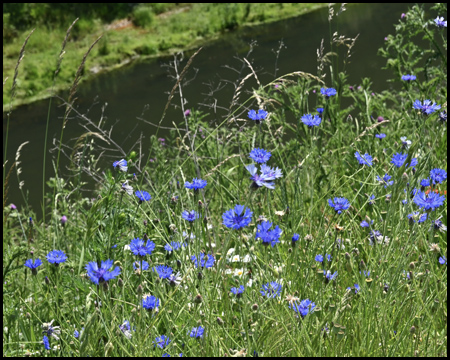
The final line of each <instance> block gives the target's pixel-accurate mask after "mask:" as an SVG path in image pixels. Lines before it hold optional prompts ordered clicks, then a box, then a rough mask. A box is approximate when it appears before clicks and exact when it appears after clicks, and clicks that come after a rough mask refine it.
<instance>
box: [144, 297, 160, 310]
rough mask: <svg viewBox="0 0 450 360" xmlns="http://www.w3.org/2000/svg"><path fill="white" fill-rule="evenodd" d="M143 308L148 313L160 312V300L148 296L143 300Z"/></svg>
mask: <svg viewBox="0 0 450 360" xmlns="http://www.w3.org/2000/svg"><path fill="white" fill-rule="evenodd" d="M142 307H143V308H144V309H147V310H148V311H152V310H155V311H158V307H159V299H158V298H157V297H155V296H153V295H148V296H146V297H144V298H143V299H142Z"/></svg>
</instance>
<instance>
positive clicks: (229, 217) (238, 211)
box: [222, 205, 253, 230]
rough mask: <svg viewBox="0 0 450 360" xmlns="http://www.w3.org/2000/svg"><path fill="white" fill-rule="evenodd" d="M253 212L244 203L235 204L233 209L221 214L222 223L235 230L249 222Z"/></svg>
mask: <svg viewBox="0 0 450 360" xmlns="http://www.w3.org/2000/svg"><path fill="white" fill-rule="evenodd" d="M252 215H253V212H251V211H250V209H249V208H246V207H245V206H244V205H236V206H235V207H234V209H230V210H228V211H226V212H225V213H224V214H223V215H222V219H223V224H224V225H225V226H226V227H228V228H231V229H234V230H237V229H240V228H243V227H245V226H247V225H248V224H250V222H251V221H252Z"/></svg>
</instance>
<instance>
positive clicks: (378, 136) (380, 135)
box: [375, 133, 386, 140]
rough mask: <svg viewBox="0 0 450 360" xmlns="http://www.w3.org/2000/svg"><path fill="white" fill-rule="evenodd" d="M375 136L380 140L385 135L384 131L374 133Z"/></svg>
mask: <svg viewBox="0 0 450 360" xmlns="http://www.w3.org/2000/svg"><path fill="white" fill-rule="evenodd" d="M375 137H376V138H378V139H380V140H381V139H384V138H385V137H386V134H385V133H381V134H375Z"/></svg>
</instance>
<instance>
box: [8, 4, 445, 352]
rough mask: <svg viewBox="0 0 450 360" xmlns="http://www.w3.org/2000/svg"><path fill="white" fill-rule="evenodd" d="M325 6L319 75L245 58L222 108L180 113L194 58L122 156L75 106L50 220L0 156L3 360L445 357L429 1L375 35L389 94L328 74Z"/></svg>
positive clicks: (437, 42) (440, 96)
mask: <svg viewBox="0 0 450 360" xmlns="http://www.w3.org/2000/svg"><path fill="white" fill-rule="evenodd" d="M342 11H345V7H344V6H341V8H340V9H339V10H338V11H336V14H335V10H334V9H333V7H332V6H330V9H329V22H330V42H329V44H327V45H325V44H324V42H322V44H321V45H320V47H319V49H318V52H317V54H318V71H317V74H315V75H313V74H307V73H303V72H301V71H298V72H295V73H290V74H286V75H283V76H281V77H278V78H276V79H275V80H274V81H272V82H271V83H269V84H261V83H260V82H259V79H258V75H257V73H256V72H255V70H254V69H253V67H252V65H251V64H250V63H248V62H246V61H243V64H244V66H243V69H242V71H241V73H240V77H239V79H238V80H237V81H236V82H235V94H234V96H233V99H232V102H231V104H230V105H229V106H228V107H226V108H225V109H226V110H225V112H226V116H225V117H224V119H223V120H218V121H210V119H211V118H214V113H213V112H212V111H211V113H208V112H202V111H200V110H198V109H195V108H191V109H187V108H185V101H184V95H183V93H184V92H185V91H184V90H185V89H184V84H185V83H184V81H183V80H184V78H185V74H186V72H187V71H188V69H189V67H190V65H191V64H192V63H193V62H195V56H196V54H197V53H198V52H197V53H195V54H194V55H193V56H192V57H191V58H190V59H189V61H188V62H187V64H186V66H185V67H184V68H183V69H181V68H180V65H181V63H180V62H179V61H178V60H177V58H176V59H175V61H174V62H173V64H172V69H173V71H174V73H175V77H176V83H175V85H174V88H173V90H172V91H171V93H170V96H169V100H168V103H167V104H166V107H165V108H166V109H167V107H168V106H170V104H171V103H173V102H175V101H177V102H178V101H179V105H178V107H179V109H180V119H179V120H174V121H173V128H172V130H171V135H170V137H168V138H165V139H162V138H159V137H158V130H156V133H155V134H154V135H152V136H151V138H150V140H151V141H150V142H151V144H150V147H149V148H148V149H147V150H145V148H144V147H143V146H144V143H143V142H142V141H140V140H139V141H137V142H136V146H135V147H134V148H133V149H130V150H129V151H125V150H123V149H121V148H120V146H119V145H116V142H114V140H113V139H112V138H111V137H110V134H111V133H110V132H108V131H107V130H106V129H105V124H104V123H103V122H102V120H100V121H99V122H93V121H91V120H89V119H85V120H86V121H87V122H86V127H87V129H88V131H87V133H86V134H85V135H84V136H82V137H81V138H80V139H79V140H78V142H77V144H76V146H75V147H74V148H73V151H72V155H70V156H71V159H72V161H73V164H74V172H75V174H77V175H78V176H75V177H73V178H72V181H71V184H69V182H68V181H67V180H65V179H64V178H63V177H62V173H61V171H60V170H59V168H58V165H57V161H55V176H54V177H52V179H51V180H49V181H48V185H49V186H50V188H51V192H50V193H48V194H47V195H46V196H45V198H44V199H43V202H44V204H45V209H44V211H45V213H46V214H48V215H49V218H50V220H46V219H45V217H44V218H43V219H42V220H38V219H37V218H36V215H35V213H33V212H32V211H31V210H28V209H22V210H21V209H18V208H17V207H16V206H15V205H13V204H11V205H8V206H6V202H7V187H8V179H9V176H10V174H11V172H14V171H17V170H18V167H19V159H20V149H19V151H18V156H17V157H16V162H15V163H14V164H13V165H11V164H4V174H3V180H4V192H3V199H4V230H3V249H4V250H3V298H4V300H3V354H4V356H24V355H27V356H31V355H33V356H122V357H123V356H167V355H170V356H177V355H179V354H183V356H225V354H226V355H228V356H235V357H237V356H246V355H248V356H251V355H253V356H443V357H445V356H446V353H447V240H446V230H447V228H446V225H445V224H446V223H447V209H446V195H447V190H446V188H447V172H446V154H447V137H446V131H447V112H446V107H447V66H446V63H447V55H446V54H447V45H446V44H447V42H446V23H445V27H444V23H443V21H444V19H440V17H441V16H444V15H445V14H446V5H445V4H444V5H443V4H440V5H439V4H438V5H435V6H434V7H433V8H432V12H433V16H436V17H438V18H437V19H436V20H433V17H431V16H430V15H429V14H425V13H424V11H423V9H422V8H421V7H420V6H414V7H413V8H412V9H410V10H409V11H408V12H406V13H405V14H404V15H402V18H401V19H400V20H399V24H398V25H397V26H396V33H395V34H394V35H389V36H388V37H387V38H386V45H385V46H384V47H383V49H380V54H381V55H382V56H384V57H385V58H386V59H387V68H388V69H392V70H393V74H394V78H393V79H392V81H395V82H400V83H401V84H402V89H401V90H400V91H392V90H386V91H383V92H382V93H378V94H375V93H373V92H372V90H371V88H370V86H371V82H370V79H369V78H366V79H363V80H362V82H361V84H348V83H347V81H346V78H347V72H348V71H351V63H350V60H351V51H352V47H353V45H354V43H355V39H348V38H345V37H344V36H342V35H340V34H338V33H337V32H336V30H335V26H336V22H337V20H338V17H337V15H338V14H339V13H340V12H342ZM231 20H232V19H231ZM231 20H230V21H231ZM418 38H420V39H422V38H423V40H424V41H425V45H423V44H424V42H423V41H422V42H421V47H419V46H418V45H416V44H417V43H416V40H417V39H418ZM339 45H344V47H345V48H346V52H345V55H344V58H342V57H339V58H337V57H335V54H337V53H338V50H337V48H338V46H339ZM424 46H425V47H424ZM199 51H200V50H199ZM19 60H20V58H19ZM84 61H85V59H83V63H84ZM83 63H82V65H81V66H80V68H79V71H78V72H77V74H78V73H79V74H80V76H81V74H82V70H80V69H82V67H83ZM18 65H20V61H19V64H18ZM59 65H60V63H58V66H59ZM339 68H340V69H341V71H339V70H338V69H339ZM250 78H253V79H255V80H256V81H257V83H258V85H259V86H258V88H255V89H254V90H253V91H252V92H251V93H250V94H246V93H245V92H244V91H243V86H244V84H245V82H246V81H247V80H248V79H250ZM78 80H79V78H78V75H77V79H76V80H75V82H74V85H73V86H72V89H71V92H70V97H69V99H68V100H67V101H66V104H67V111H66V115H65V119H64V123H65V122H66V121H69V114H70V113H72V114H73V113H75V114H76V112H77V110H76V109H74V108H73V101H74V99H75V95H74V94H75V91H76V86H77V83H78ZM13 90H14V85H13ZM13 94H14V91H13ZM12 96H13V95H12ZM10 114H11V113H10ZM12 114H13V112H12ZM288 117H291V118H295V119H296V121H295V122H291V121H288V120H287V118H288ZM164 118H165V115H163V117H162V118H161V121H160V123H159V124H157V127H156V129H159V128H160V127H161V124H162V123H163V120H164ZM164 124H165V123H164ZM62 140H63V138H62V136H61V141H59V142H57V143H59V145H58V148H59V152H62V153H65V150H64V146H63V145H62ZM105 143H108V144H110V149H107V150H106V149H104V148H103V147H102V146H104V144H105ZM7 150H8V149H7V148H6V145H5V150H4V153H6V151H7ZM104 151H110V153H109V154H110V155H111V154H113V156H114V159H112V160H111V161H110V162H109V164H110V165H109V166H108V167H106V168H105V167H102V166H101V165H100V163H99V161H98V159H99V158H100V156H101V155H100V154H102V153H103V152H104ZM58 156H59V155H58ZM155 158H156V159H157V161H154V159H155ZM7 169H8V171H7ZM9 169H11V170H9ZM81 173H83V174H89V176H92V177H93V178H95V179H96V181H97V182H98V188H97V189H96V196H95V197H93V198H92V197H91V198H86V197H83V195H82V192H81V191H80V189H81V188H82V187H83V183H82V181H81V180H80V179H81ZM77 179H78V181H77Z"/></svg>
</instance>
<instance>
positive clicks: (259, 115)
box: [248, 109, 269, 121]
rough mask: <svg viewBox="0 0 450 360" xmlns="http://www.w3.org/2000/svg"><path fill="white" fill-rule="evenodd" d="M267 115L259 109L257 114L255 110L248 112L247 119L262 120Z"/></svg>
mask: <svg viewBox="0 0 450 360" xmlns="http://www.w3.org/2000/svg"><path fill="white" fill-rule="evenodd" d="M267 115H269V113H268V112H267V111H264V110H262V109H259V110H258V113H256V111H255V110H250V111H249V112H248V117H249V118H250V119H251V120H254V121H261V120H264V119H265V118H266V117H267Z"/></svg>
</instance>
